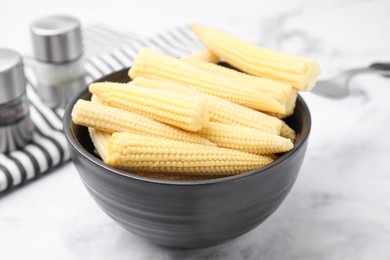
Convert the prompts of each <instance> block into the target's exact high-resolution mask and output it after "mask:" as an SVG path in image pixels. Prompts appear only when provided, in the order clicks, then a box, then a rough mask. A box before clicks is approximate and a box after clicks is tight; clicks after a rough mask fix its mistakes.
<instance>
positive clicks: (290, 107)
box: [267, 89, 298, 118]
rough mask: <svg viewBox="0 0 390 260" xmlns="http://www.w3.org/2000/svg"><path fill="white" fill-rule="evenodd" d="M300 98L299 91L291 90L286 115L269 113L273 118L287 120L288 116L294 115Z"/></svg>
mask: <svg viewBox="0 0 390 260" xmlns="http://www.w3.org/2000/svg"><path fill="white" fill-rule="evenodd" d="M297 97H298V91H297V90H295V89H293V90H291V92H290V94H289V96H288V98H287V101H286V113H285V114H279V113H267V114H269V115H271V116H275V117H277V118H286V117H288V116H291V115H292V114H293V113H294V109H295V103H296V102H297Z"/></svg>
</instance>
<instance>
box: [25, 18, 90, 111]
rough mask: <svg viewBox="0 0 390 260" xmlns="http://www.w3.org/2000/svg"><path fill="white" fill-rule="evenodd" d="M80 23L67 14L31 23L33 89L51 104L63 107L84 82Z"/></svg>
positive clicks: (53, 106) (50, 105) (44, 100)
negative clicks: (34, 81)
mask: <svg viewBox="0 0 390 260" xmlns="http://www.w3.org/2000/svg"><path fill="white" fill-rule="evenodd" d="M80 27H81V26H80V22H79V21H78V20H77V19H75V18H73V17H68V16H48V17H44V18H41V19H39V20H36V21H35V22H34V23H33V24H32V25H31V28H30V29H31V34H32V41H33V49H34V56H35V60H34V65H33V66H32V67H33V69H34V71H35V74H36V76H37V79H38V85H39V86H38V91H37V92H38V94H39V96H40V97H41V99H42V101H43V102H44V103H45V104H46V105H48V106H49V107H51V108H60V107H65V106H66V104H67V103H68V101H69V100H70V99H71V98H72V97H73V96H74V95H75V94H76V93H78V92H79V91H80V90H81V89H82V88H83V87H84V86H85V67H84V60H83V46H82V39H81V29H80Z"/></svg>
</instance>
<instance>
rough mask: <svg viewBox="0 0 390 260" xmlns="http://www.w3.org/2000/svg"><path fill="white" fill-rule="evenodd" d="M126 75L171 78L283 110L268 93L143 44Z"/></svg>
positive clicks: (245, 102)
mask: <svg viewBox="0 0 390 260" xmlns="http://www.w3.org/2000/svg"><path fill="white" fill-rule="evenodd" d="M129 76H130V77H131V78H132V79H134V78H136V77H146V78H151V79H163V80H169V81H174V82H178V83H182V84H185V85H188V86H189V87H191V88H195V89H197V90H199V91H201V92H204V93H207V94H211V95H215V96H219V97H221V98H225V99H227V100H229V101H231V102H234V103H237V104H241V105H244V106H247V107H250V108H254V109H257V110H261V111H267V112H276V113H281V114H283V113H285V107H284V106H283V105H282V104H280V103H279V102H278V101H277V100H275V99H273V98H272V97H270V96H269V95H267V94H264V93H262V92H260V91H257V90H254V89H253V88H250V87H247V86H245V84H240V83H238V82H233V81H231V80H229V79H228V78H226V77H222V76H218V75H215V73H212V72H207V71H204V70H202V69H199V68H197V67H195V66H193V65H191V64H189V63H187V62H185V61H182V60H179V59H175V58H173V57H170V56H168V55H165V54H163V53H160V52H157V51H154V50H150V49H146V48H144V49H142V50H141V51H140V52H139V53H138V56H137V58H136V60H135V61H134V63H133V65H132V67H131V69H130V71H129Z"/></svg>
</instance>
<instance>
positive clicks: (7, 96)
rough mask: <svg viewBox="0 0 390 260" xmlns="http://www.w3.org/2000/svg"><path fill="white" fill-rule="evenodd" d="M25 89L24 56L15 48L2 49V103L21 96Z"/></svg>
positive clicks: (0, 90) (0, 52) (0, 77)
mask: <svg viewBox="0 0 390 260" xmlns="http://www.w3.org/2000/svg"><path fill="white" fill-rule="evenodd" d="M25 91H26V78H25V76H24V71H23V61H22V57H21V56H20V55H19V54H18V53H17V52H15V51H13V50H9V49H0V104H3V103H6V102H8V101H10V100H12V99H14V98H17V97H20V96H21V95H22V94H23V93H24V92H25Z"/></svg>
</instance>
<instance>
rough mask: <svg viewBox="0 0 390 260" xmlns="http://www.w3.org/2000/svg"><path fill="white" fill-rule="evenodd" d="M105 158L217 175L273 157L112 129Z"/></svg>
mask: <svg viewBox="0 0 390 260" xmlns="http://www.w3.org/2000/svg"><path fill="white" fill-rule="evenodd" d="M105 162H106V163H107V164H108V165H111V166H113V167H118V168H121V169H125V170H128V171H134V172H145V173H149V172H157V173H159V172H160V173H163V172H164V173H178V174H180V173H184V174H210V175H215V176H218V175H235V174H240V173H244V172H248V171H251V170H254V169H257V168H259V167H262V166H265V165H267V164H269V163H271V162H272V159H271V158H270V157H268V156H261V155H255V154H250V153H245V152H241V151H236V150H232V149H226V148H219V147H210V146H205V145H200V144H193V143H186V142H180V141H173V140H167V139H163V138H157V137H151V136H144V135H137V134H131V133H114V134H113V135H112V137H111V141H110V144H109V154H108V156H107V160H106V161H105Z"/></svg>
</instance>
